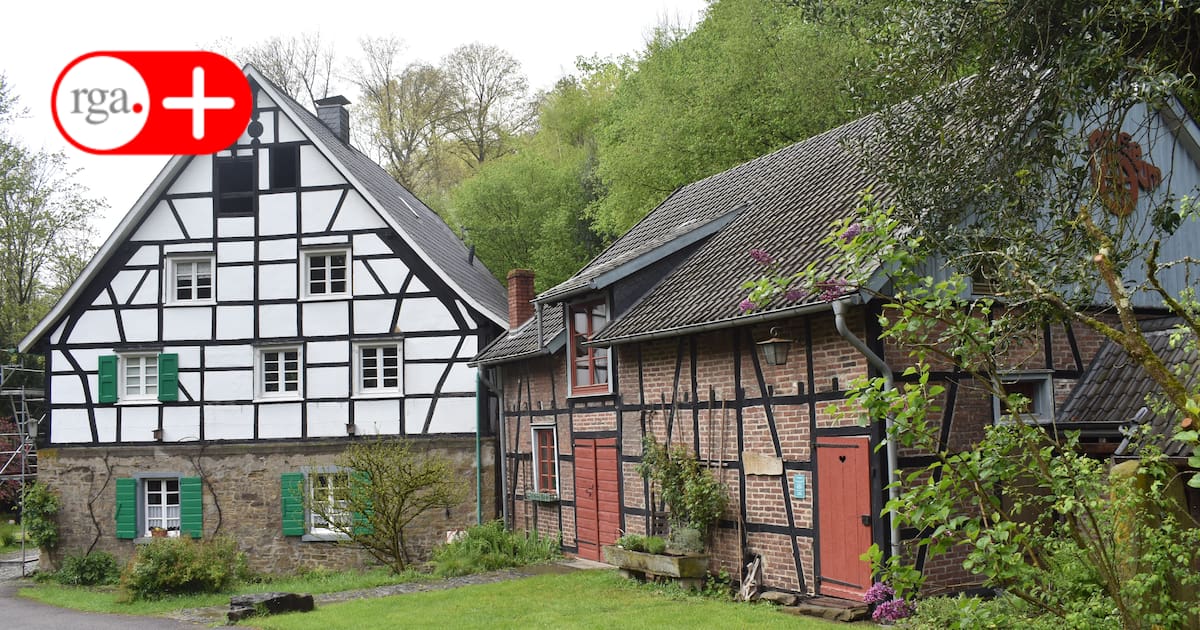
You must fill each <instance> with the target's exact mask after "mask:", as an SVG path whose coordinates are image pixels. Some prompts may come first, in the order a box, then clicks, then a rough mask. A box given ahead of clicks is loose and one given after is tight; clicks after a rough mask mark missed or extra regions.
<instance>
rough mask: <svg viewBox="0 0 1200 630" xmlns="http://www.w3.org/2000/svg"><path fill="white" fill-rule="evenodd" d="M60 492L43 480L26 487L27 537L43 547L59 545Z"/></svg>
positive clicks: (49, 547) (25, 513) (51, 547)
mask: <svg viewBox="0 0 1200 630" xmlns="http://www.w3.org/2000/svg"><path fill="white" fill-rule="evenodd" d="M58 505H59V500H58V494H56V493H55V492H54V491H53V490H51V489H50V486H47V485H46V484H45V483H43V482H41V481H36V482H34V483H32V484H30V485H28V486H26V487H25V497H24V510H25V511H24V512H23V513H22V515H21V519H22V520H23V521H24V523H25V539H26V540H28V541H29V542H31V543H33V544H34V545H36V546H38V547H41V548H43V549H53V548H54V547H56V546H57V545H58V519H57V516H58Z"/></svg>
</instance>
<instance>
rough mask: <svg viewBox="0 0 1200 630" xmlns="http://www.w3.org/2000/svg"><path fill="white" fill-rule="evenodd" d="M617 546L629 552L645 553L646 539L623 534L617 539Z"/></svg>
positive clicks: (640, 536)
mask: <svg viewBox="0 0 1200 630" xmlns="http://www.w3.org/2000/svg"><path fill="white" fill-rule="evenodd" d="M617 546H618V547H621V548H622V549H628V550H630V551H645V550H646V537H645V536H642V535H641V534H625V535H624V536H621V537H620V538H618V539H617Z"/></svg>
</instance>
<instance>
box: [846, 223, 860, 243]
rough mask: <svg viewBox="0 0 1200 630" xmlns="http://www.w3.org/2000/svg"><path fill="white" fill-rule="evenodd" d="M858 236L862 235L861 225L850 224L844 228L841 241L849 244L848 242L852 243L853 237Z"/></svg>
mask: <svg viewBox="0 0 1200 630" xmlns="http://www.w3.org/2000/svg"><path fill="white" fill-rule="evenodd" d="M859 234H862V224H861V223H851V224H850V225H849V226H848V227H847V228H846V231H845V232H842V241H843V242H846V243H849V242H850V241H853V240H854V237H855V236H858V235H859Z"/></svg>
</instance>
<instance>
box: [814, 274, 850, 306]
mask: <svg viewBox="0 0 1200 630" xmlns="http://www.w3.org/2000/svg"><path fill="white" fill-rule="evenodd" d="M817 288H818V289H820V290H821V294H820V298H821V300H822V301H825V302H832V301H834V300H836V299H838V298H840V297H842V296H843V295H846V294H847V293H850V283H849V282H846V279H845V278H832V279H830V280H826V281H824V282H818V283H817Z"/></svg>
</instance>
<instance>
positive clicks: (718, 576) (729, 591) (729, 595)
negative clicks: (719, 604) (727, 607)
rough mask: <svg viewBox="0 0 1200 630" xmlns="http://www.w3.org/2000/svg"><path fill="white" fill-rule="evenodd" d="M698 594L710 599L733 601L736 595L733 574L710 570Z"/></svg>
mask: <svg viewBox="0 0 1200 630" xmlns="http://www.w3.org/2000/svg"><path fill="white" fill-rule="evenodd" d="M700 594H701V595H703V596H705V597H710V598H712V599H721V600H725V601H733V600H734V599H735V597H736V595H737V588H736V587H735V586H734V584H733V576H732V575H730V574H729V572H728V571H719V572H717V573H711V572H710V573H709V574H708V575H707V576H706V577H705V578H704V588H703V589H701V590H700Z"/></svg>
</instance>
